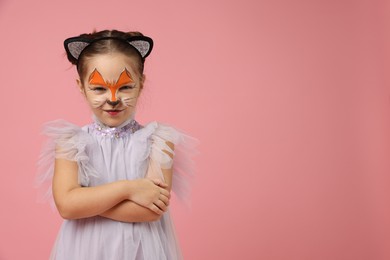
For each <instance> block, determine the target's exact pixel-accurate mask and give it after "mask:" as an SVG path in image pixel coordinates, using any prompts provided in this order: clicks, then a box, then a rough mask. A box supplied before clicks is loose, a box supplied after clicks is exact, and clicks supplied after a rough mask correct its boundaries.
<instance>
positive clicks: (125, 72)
mask: <svg viewBox="0 0 390 260" xmlns="http://www.w3.org/2000/svg"><path fill="white" fill-rule="evenodd" d="M133 67H135V66H134V65H133V63H132V60H131V59H130V58H129V57H127V56H124V55H123V54H120V53H111V54H104V55H97V56H94V57H92V58H90V59H89V60H88V71H90V73H89V74H87V75H89V76H88V77H87V79H84V81H83V82H84V84H81V87H82V90H83V92H84V93H85V97H86V99H87V102H88V104H89V105H90V107H91V109H92V112H93V113H94V114H95V116H96V117H97V118H98V119H99V121H100V122H102V123H103V124H105V125H107V126H110V127H115V126H119V125H120V124H122V123H123V122H125V121H126V120H128V119H129V118H130V117H131V116H132V115H133V113H134V112H135V107H136V104H137V100H138V96H139V94H140V90H141V89H140V88H141V86H142V82H141V81H140V80H139V78H140V77H139V76H137V74H136V73H135V71H134V70H133V69H132V68H133Z"/></svg>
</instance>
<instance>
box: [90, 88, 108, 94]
mask: <svg viewBox="0 0 390 260" xmlns="http://www.w3.org/2000/svg"><path fill="white" fill-rule="evenodd" d="M91 90H92V91H95V92H97V93H102V92H105V91H106V89H105V88H103V87H95V88H91Z"/></svg>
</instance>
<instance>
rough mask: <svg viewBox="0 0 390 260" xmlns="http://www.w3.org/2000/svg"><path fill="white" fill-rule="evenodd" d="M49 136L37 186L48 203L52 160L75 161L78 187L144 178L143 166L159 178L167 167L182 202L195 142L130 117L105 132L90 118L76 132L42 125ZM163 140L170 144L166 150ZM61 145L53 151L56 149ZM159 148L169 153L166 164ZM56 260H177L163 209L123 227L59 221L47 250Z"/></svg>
mask: <svg viewBox="0 0 390 260" xmlns="http://www.w3.org/2000/svg"><path fill="white" fill-rule="evenodd" d="M45 133H46V135H47V136H48V137H49V141H48V143H47V144H46V145H45V146H44V149H43V152H42V154H41V157H40V162H39V165H40V168H39V169H40V170H39V171H40V174H39V175H38V182H39V184H40V187H41V188H42V189H44V190H46V191H47V192H46V193H45V195H44V196H45V197H46V199H49V200H51V201H52V194H51V188H50V186H51V180H52V176H53V170H54V160H55V158H65V159H68V160H72V161H76V162H77V164H78V177H79V183H80V185H81V186H84V187H87V186H97V185H101V184H105V183H109V182H114V181H117V180H124V179H128V180H131V179H137V178H144V177H145V175H146V172H147V169H148V167H154V168H155V169H156V171H157V172H158V171H159V174H160V176H161V177H162V173H161V168H170V167H172V164H173V183H172V190H173V192H174V193H175V194H176V196H177V197H178V198H179V199H184V200H185V199H186V198H187V195H186V194H187V193H188V188H189V186H188V185H189V181H190V179H191V178H192V175H193V163H192V160H191V156H192V154H193V152H194V151H195V150H194V145H196V140H195V139H193V138H191V137H189V136H187V135H185V134H183V133H182V132H180V131H178V130H176V129H174V128H172V127H170V126H167V125H163V124H160V123H157V122H152V123H149V124H147V125H146V126H145V127H143V126H141V125H140V124H138V123H137V121H135V120H133V119H130V120H128V121H126V122H125V123H123V124H122V125H121V126H119V127H115V128H109V127H105V126H104V125H102V124H101V123H100V122H98V121H97V120H96V119H95V122H93V123H92V124H90V125H87V126H84V127H82V128H80V127H79V126H76V125H74V124H71V123H69V122H66V121H64V120H57V121H53V122H50V123H48V124H46V126H45ZM166 141H170V142H172V143H174V144H175V151H174V152H173V151H171V149H170V148H169V146H168V145H167V144H166ZM57 145H58V146H59V147H61V149H60V151H56V150H55V147H56V146H57ZM163 150H167V151H171V152H173V153H174V159H173V160H172V159H171V157H169V156H168V155H167V154H166V153H165V152H163ZM51 259H56V260H98V259H99V260H109V259H110V260H121V259H126V260H131V259H136V260H141V259H145V260H146V259H148V260H159V259H167V260H174V259H182V256H181V253H180V248H179V246H178V243H177V240H176V237H175V232H174V226H173V223H172V221H171V217H170V214H169V211H167V212H166V213H164V215H163V216H162V217H161V218H160V220H158V221H154V222H138V223H126V222H119V221H114V220H111V219H107V218H104V217H100V216H96V217H90V218H84V219H78V220H64V222H63V224H62V226H61V229H60V232H59V234H58V237H57V240H56V242H55V245H54V247H53V251H52V254H51Z"/></svg>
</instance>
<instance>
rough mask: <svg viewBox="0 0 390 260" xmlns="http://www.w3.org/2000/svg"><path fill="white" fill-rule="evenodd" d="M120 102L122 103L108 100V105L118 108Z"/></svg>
mask: <svg viewBox="0 0 390 260" xmlns="http://www.w3.org/2000/svg"><path fill="white" fill-rule="evenodd" d="M119 102H120V101H119V100H116V101H111V100H107V104H109V105H110V106H112V107H116V106H117V105H118V104H119Z"/></svg>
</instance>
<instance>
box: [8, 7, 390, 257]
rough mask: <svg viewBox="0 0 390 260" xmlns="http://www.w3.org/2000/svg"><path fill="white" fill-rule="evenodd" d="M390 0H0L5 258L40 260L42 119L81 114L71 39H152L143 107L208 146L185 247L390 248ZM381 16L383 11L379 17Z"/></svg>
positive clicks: (235, 252) (44, 252) (45, 215)
mask: <svg viewBox="0 0 390 260" xmlns="http://www.w3.org/2000/svg"><path fill="white" fill-rule="evenodd" d="M389 12H390V4H389V2H388V1H373V0H361V1H358V0H333V1H326V0H323V1H309V0H297V1H290V0H267V1H264V0H253V1H249V0H240V1H223V0H216V1H206V0H202V1H179V0H166V1H149V0H147V1H130V0H123V1H114V0H113V1H108V2H101V3H99V2H98V1H76V0H69V1H61V2H60V1H49V0H42V1H27V0H26V1H11V0H5V1H4V0H1V1H0V35H1V36H0V37H1V43H0V46H1V48H0V59H1V63H0V64H1V65H0V66H1V70H0V76H1V80H2V83H1V90H2V91H1V92H2V101H1V103H0V108H1V117H0V118H1V135H0V143H1V146H0V147H1V148H0V149H1V176H2V181H1V182H0V205H1V213H0V259H2V260H3V259H6V260H8V259H11V260H14V259H47V258H48V255H49V252H50V249H51V247H52V244H53V242H54V239H55V236H56V234H57V231H58V228H59V225H60V223H61V218H60V217H59V215H58V214H57V213H56V212H54V211H52V210H51V209H50V207H49V206H48V205H46V204H37V203H36V190H35V189H34V188H33V182H34V178H35V173H36V165H35V164H36V161H37V157H38V154H39V150H40V147H41V144H42V141H43V140H44V139H43V137H42V136H41V135H40V129H41V125H42V124H43V122H46V121H49V120H53V119H56V118H63V119H67V120H69V121H72V122H74V123H77V124H80V125H83V124H86V123H88V122H89V121H90V113H89V111H88V109H87V106H86V105H85V104H84V101H83V99H82V98H81V96H80V93H79V92H78V91H77V89H76V84H75V77H76V73H75V69H74V68H72V67H71V66H70V65H69V63H68V62H67V61H66V58H65V56H64V50H63V47H62V42H63V40H64V39H65V38H66V37H70V36H75V35H77V34H79V33H81V32H89V31H91V30H92V29H94V28H96V29H98V30H101V29H106V28H109V29H111V28H118V29H121V30H140V31H142V32H144V33H145V34H147V35H150V36H151V37H153V38H154V40H155V49H154V52H153V53H152V55H151V56H150V58H149V59H148V60H147V64H146V74H147V82H146V86H145V88H146V89H145V92H144V93H143V97H142V100H141V104H140V106H139V111H138V116H137V118H138V120H139V121H140V122H141V123H147V122H149V121H151V120H159V121H163V122H167V123H170V124H173V125H175V126H177V127H179V128H181V129H183V130H185V131H187V132H188V133H190V134H191V135H193V136H196V137H197V138H198V139H199V140H200V142H201V145H200V147H199V149H200V152H201V153H200V155H199V156H198V157H197V158H196V162H197V165H198V171H197V179H196V183H195V185H194V192H193V198H192V209H191V211H186V210H185V209H183V208H181V207H180V206H179V205H178V203H176V202H174V203H173V206H172V207H173V209H172V210H173V213H174V218H175V221H176V225H177V231H178V235H179V237H180V240H181V244H182V248H183V252H184V256H185V258H186V259H272V260H273V259H274V260H279V259H286V260H287V259H288V260H294V259H299V260H302V259H316V260H317V259H318V260H320V259H321V260H322V259H324V260H325V259H333V260H338V259H340V260H345V259H353V260H360V259H370V260H381V259H390V176H389V170H390V163H389V162H390V160H389V158H390V157H389V156H390V135H389V133H390V95H389V94H390V93H389V84H390V77H389V69H390V60H389V58H390V33H389V32H390V24H389V22H390V20H389ZM386 16H387V17H386Z"/></svg>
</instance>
